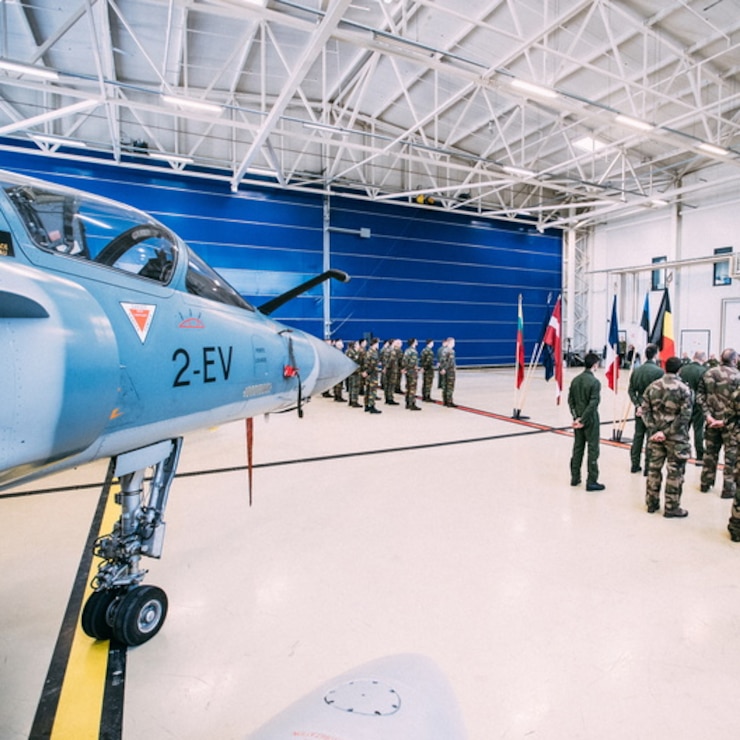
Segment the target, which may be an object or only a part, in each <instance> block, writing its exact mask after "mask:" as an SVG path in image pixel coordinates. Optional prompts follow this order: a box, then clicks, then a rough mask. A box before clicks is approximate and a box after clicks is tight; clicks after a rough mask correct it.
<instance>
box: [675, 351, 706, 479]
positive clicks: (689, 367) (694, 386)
mask: <svg viewBox="0 0 740 740" xmlns="http://www.w3.org/2000/svg"><path fill="white" fill-rule="evenodd" d="M706 362H707V353H706V352H702V351H701V350H697V351H696V352H694V357H693V359H692V360H691V362H689V363H688V364H687V363H683V365H682V367H681V369H680V370H679V371H678V377H679V378H681V380H683V382H684V383H686V385H687V386H689V388H691V392H692V393H693V394H694V395H693V398H694V409H693V411H692V412H691V428H692V429H693V430H694V449H695V450H696V464H697V465H701V461H702V458H703V457H704V412H703V411H702V409H701V405H700V404H698V403H696V391H697V390H698V388H699V380H700V379H701V376H702V375H704V373H705V372H706V371H707V365H706Z"/></svg>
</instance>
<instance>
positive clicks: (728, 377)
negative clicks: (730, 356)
mask: <svg viewBox="0 0 740 740" xmlns="http://www.w3.org/2000/svg"><path fill="white" fill-rule="evenodd" d="M738 386H740V371H738V369H737V368H736V367H732V366H731V365H717V366H716V367H710V368H709V370H707V371H706V372H705V373H704V375H702V376H701V378H700V379H699V384H698V386H697V389H696V401H697V403H698V404H700V405H701V408H702V411H703V412H704V418H705V419H708V418H709V417H710V416H711V417H712V418H714V419H717V420H718V421H724V422H727V423H731V422H732V417H733V414H732V412H731V410H730V408H729V407H730V397H731V396H732V394H733V393H734V392H735V390H736V389H737V388H738Z"/></svg>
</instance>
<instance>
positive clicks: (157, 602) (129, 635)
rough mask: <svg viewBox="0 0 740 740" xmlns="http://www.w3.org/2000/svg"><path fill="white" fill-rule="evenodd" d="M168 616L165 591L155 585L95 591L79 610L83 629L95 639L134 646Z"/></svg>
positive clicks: (160, 626)
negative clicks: (111, 640)
mask: <svg viewBox="0 0 740 740" xmlns="http://www.w3.org/2000/svg"><path fill="white" fill-rule="evenodd" d="M166 616H167V594H166V593H165V592H164V591H163V590H162V589H161V588H159V587H158V586H149V585H146V586H136V587H134V588H132V589H130V590H128V591H121V590H116V589H110V590H106V589H103V590H101V591H95V592H94V593H93V594H91V596H90V598H89V599H88V600H87V602H86V604H85V607H84V609H83V610H82V629H83V630H84V632H85V634H86V635H88V636H89V637H92V638H94V639H95V640H110V639H115V640H117V641H118V642H120V643H122V644H123V645H128V646H129V647H136V646H137V645H142V644H143V643H145V642H147V640H151V638H152V637H154V635H156V634H157V632H159V630H160V629H161V628H162V625H163V624H164V620H165V618H166Z"/></svg>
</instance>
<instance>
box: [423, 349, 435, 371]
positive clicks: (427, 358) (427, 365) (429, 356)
mask: <svg viewBox="0 0 740 740" xmlns="http://www.w3.org/2000/svg"><path fill="white" fill-rule="evenodd" d="M420 361H421V367H422V368H423V369H424V370H434V350H433V349H431V348H430V347H424V349H423V350H422V351H421V356H420Z"/></svg>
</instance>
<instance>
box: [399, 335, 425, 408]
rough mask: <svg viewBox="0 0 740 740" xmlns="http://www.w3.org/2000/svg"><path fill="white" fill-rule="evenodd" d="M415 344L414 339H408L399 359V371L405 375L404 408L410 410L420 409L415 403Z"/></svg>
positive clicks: (416, 357) (416, 353) (417, 359)
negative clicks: (401, 357)
mask: <svg viewBox="0 0 740 740" xmlns="http://www.w3.org/2000/svg"><path fill="white" fill-rule="evenodd" d="M416 345H417V341H416V339H409V341H408V345H407V347H406V351H405V352H404V353H403V359H402V360H401V372H403V374H404V375H405V376H406V408H407V409H409V410H410V411H421V408H420V407H419V406H417V405H416V386H417V382H418V379H419V353H418V352H417V350H416Z"/></svg>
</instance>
